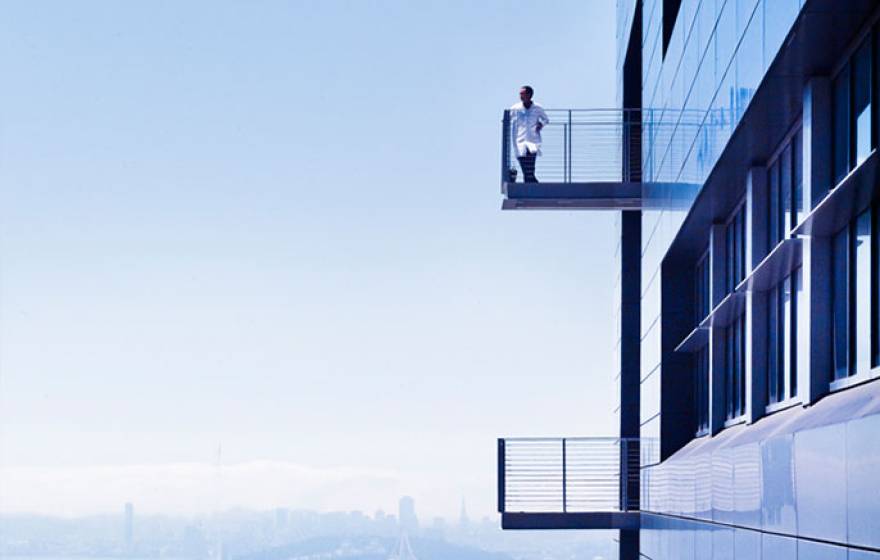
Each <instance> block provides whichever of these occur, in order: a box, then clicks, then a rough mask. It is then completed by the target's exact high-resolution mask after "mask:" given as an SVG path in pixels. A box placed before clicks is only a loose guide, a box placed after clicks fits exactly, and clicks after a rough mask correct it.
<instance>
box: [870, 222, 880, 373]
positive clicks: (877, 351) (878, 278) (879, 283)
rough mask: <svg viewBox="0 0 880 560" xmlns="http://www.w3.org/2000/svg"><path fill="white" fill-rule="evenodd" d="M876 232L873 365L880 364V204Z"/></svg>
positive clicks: (874, 243)
mask: <svg viewBox="0 0 880 560" xmlns="http://www.w3.org/2000/svg"><path fill="white" fill-rule="evenodd" d="M873 218H874V219H873V222H874V228H873V229H874V232H873V234H872V235H871V241H872V242H873V243H872V247H873V261H874V268H873V272H872V273H871V284H872V286H873V293H874V297H873V300H874V317H873V326H874V328H873V329H872V331H873V333H874V336H873V340H874V362H873V365H874V366H875V367H876V366H880V225H878V224H880V205H875V206H874V212H873Z"/></svg>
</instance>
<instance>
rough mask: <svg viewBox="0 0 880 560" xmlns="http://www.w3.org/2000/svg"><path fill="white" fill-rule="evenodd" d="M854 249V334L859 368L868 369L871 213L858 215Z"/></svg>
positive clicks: (869, 365)
mask: <svg viewBox="0 0 880 560" xmlns="http://www.w3.org/2000/svg"><path fill="white" fill-rule="evenodd" d="M853 243H854V244H855V248H854V251H853V257H854V259H855V262H854V263H853V264H854V269H855V275H856V277H855V293H854V294H853V297H854V298H855V301H854V302H853V303H854V305H853V307H852V311H853V313H854V315H855V317H854V318H853V324H854V325H855V329H853V334H854V335H855V338H856V340H855V352H856V355H855V358H856V360H855V361H856V363H855V366H856V371H857V372H860V373H862V372H868V371H869V370H870V369H871V338H870V335H869V333H870V332H871V212H870V210H868V211H865V212H863V213H862V214H860V215H859V217H858V218H856V223H855V231H854V235H853Z"/></svg>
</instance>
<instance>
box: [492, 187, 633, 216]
mask: <svg viewBox="0 0 880 560" xmlns="http://www.w3.org/2000/svg"><path fill="white" fill-rule="evenodd" d="M501 190H502V192H503V193H504V195H505V199H504V202H503V203H502V206H501V208H502V209H504V210H557V209H558V210H638V209H639V208H641V205H642V185H641V183H632V182H629V183H624V182H611V181H607V182H594V183H509V182H503V183H502V185H501Z"/></svg>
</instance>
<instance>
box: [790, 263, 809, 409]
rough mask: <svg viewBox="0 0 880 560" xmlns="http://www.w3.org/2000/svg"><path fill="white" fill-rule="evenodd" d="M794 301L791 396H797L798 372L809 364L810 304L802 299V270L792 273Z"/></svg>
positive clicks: (805, 299)
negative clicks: (793, 356)
mask: <svg viewBox="0 0 880 560" xmlns="http://www.w3.org/2000/svg"><path fill="white" fill-rule="evenodd" d="M794 284H795V287H794V301H795V320H794V327H792V328H793V329H794V338H795V348H796V350H795V356H796V357H795V360H794V369H793V370H792V371H791V395H790V396H792V397H796V396H797V394H798V370H799V369H800V368H804V367H807V366H808V365H809V363H810V336H809V335H810V302H809V301H808V300H807V298H806V297H804V270H803V269H802V268H798V269H797V270H795V271H794Z"/></svg>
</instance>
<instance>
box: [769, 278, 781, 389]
mask: <svg viewBox="0 0 880 560" xmlns="http://www.w3.org/2000/svg"><path fill="white" fill-rule="evenodd" d="M778 307H779V290H778V289H777V288H774V289H772V290H770V292H769V294H768V297H767V396H768V399H767V400H768V402H771V403H774V402H777V401H778V400H779V382H778V381H777V376H778V375H779V311H778Z"/></svg>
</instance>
